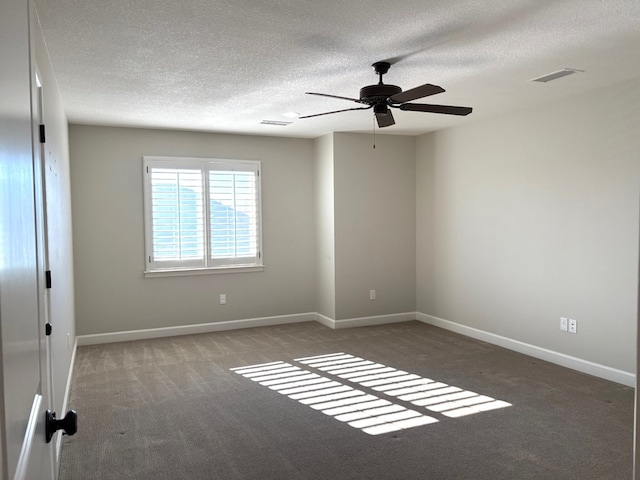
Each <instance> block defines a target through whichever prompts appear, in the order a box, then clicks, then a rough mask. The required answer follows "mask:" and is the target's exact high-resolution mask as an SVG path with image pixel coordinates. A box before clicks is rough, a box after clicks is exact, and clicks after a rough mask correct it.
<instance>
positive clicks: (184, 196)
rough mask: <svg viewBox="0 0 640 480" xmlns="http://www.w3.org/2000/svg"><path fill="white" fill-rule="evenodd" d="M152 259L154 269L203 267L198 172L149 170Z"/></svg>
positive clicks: (166, 169) (200, 179)
mask: <svg viewBox="0 0 640 480" xmlns="http://www.w3.org/2000/svg"><path fill="white" fill-rule="evenodd" d="M149 174H150V176H151V217H152V239H153V241H152V245H153V247H152V248H153V251H152V258H153V260H154V263H156V265H157V266H159V265H160V264H164V267H165V268H167V267H176V266H194V267H203V266H204V231H205V230H204V218H203V217H204V215H203V214H204V200H203V193H204V192H203V184H202V171H200V170H191V169H190V170H187V169H170V168H151V171H150V172H149Z"/></svg>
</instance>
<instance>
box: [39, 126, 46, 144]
mask: <svg viewBox="0 0 640 480" xmlns="http://www.w3.org/2000/svg"><path fill="white" fill-rule="evenodd" d="M45 142H46V136H45V132H44V125H40V143H45Z"/></svg>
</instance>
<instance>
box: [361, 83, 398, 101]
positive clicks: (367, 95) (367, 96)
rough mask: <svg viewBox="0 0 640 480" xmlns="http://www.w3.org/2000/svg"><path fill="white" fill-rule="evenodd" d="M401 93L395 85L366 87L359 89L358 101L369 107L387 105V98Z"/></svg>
mask: <svg viewBox="0 0 640 480" xmlns="http://www.w3.org/2000/svg"><path fill="white" fill-rule="evenodd" d="M400 92H402V89H401V88H400V87H398V86H397V85H385V84H382V85H381V84H378V85H367V86H366V87H362V88H361V89H360V101H361V102H362V103H367V104H369V105H376V104H379V103H382V104H385V105H386V104H387V98H389V97H391V96H393V95H395V94H396V93H400Z"/></svg>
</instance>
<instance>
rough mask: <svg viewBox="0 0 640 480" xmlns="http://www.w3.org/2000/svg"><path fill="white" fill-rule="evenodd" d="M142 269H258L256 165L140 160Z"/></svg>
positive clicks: (161, 270) (154, 158) (246, 161)
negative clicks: (142, 233) (142, 229)
mask: <svg viewBox="0 0 640 480" xmlns="http://www.w3.org/2000/svg"><path fill="white" fill-rule="evenodd" d="M143 175H144V178H145V181H144V204H145V209H144V212H145V219H144V220H145V233H146V242H145V243H146V248H145V250H146V252H145V253H146V266H147V267H146V270H145V273H146V274H147V275H152V274H154V273H156V274H158V273H164V274H171V273H173V274H176V273H177V274H180V273H181V274H185V273H187V272H188V273H213V272H215V271H220V270H221V269H229V268H235V269H251V268H256V267H259V268H258V269H261V267H262V255H261V236H260V162H256V161H249V160H220V159H201V158H170V157H149V156H145V157H143Z"/></svg>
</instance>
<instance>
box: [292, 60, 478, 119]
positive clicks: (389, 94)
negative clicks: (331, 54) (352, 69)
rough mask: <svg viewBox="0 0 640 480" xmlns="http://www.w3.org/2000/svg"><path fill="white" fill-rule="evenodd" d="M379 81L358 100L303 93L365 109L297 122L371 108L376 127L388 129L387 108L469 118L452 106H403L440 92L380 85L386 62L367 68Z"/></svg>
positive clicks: (423, 87)
mask: <svg viewBox="0 0 640 480" xmlns="http://www.w3.org/2000/svg"><path fill="white" fill-rule="evenodd" d="M371 66H372V67H373V68H374V70H375V72H376V74H377V75H378V76H379V78H380V81H379V82H378V84H377V85H367V86H366V87H362V88H361V89H360V98H350V97H340V96H338V95H329V94H326V93H314V92H306V93H307V94H308V95H319V96H321V97H330V98H339V99H341V100H349V101H352V102H356V103H362V104H364V105H367V106H366V107H355V108H345V109H343V110H334V111H332V112H324V113H316V114H314V115H305V116H301V117H298V118H311V117H319V116H321V115H330V114H332V113H340V112H348V111H350V110H368V109H370V108H373V113H375V115H376V119H377V121H378V126H379V127H380V128H382V127H389V126H391V125H394V124H395V123H396V122H395V120H394V119H393V114H392V113H391V110H390V109H389V107H391V108H399V109H400V110H406V111H411V112H431V113H444V114H447V115H469V114H470V113H471V111H472V109H471V107H454V106H452V105H429V104H423V103H407V102H411V101H412V100H417V99H419V98H424V97H428V96H430V95H435V94H437V93H442V92H444V88H442V87H439V86H437V85H431V84H430V83H425V84H424V85H420V86H419V87H415V88H411V89H409V90H405V91H404V92H403V91H402V89H401V88H400V87H398V86H397V85H388V84H385V83H382V76H383V75H384V74H385V73H387V72H388V71H389V67H391V64H390V63H389V62H376V63H374V64H373V65H371Z"/></svg>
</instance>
